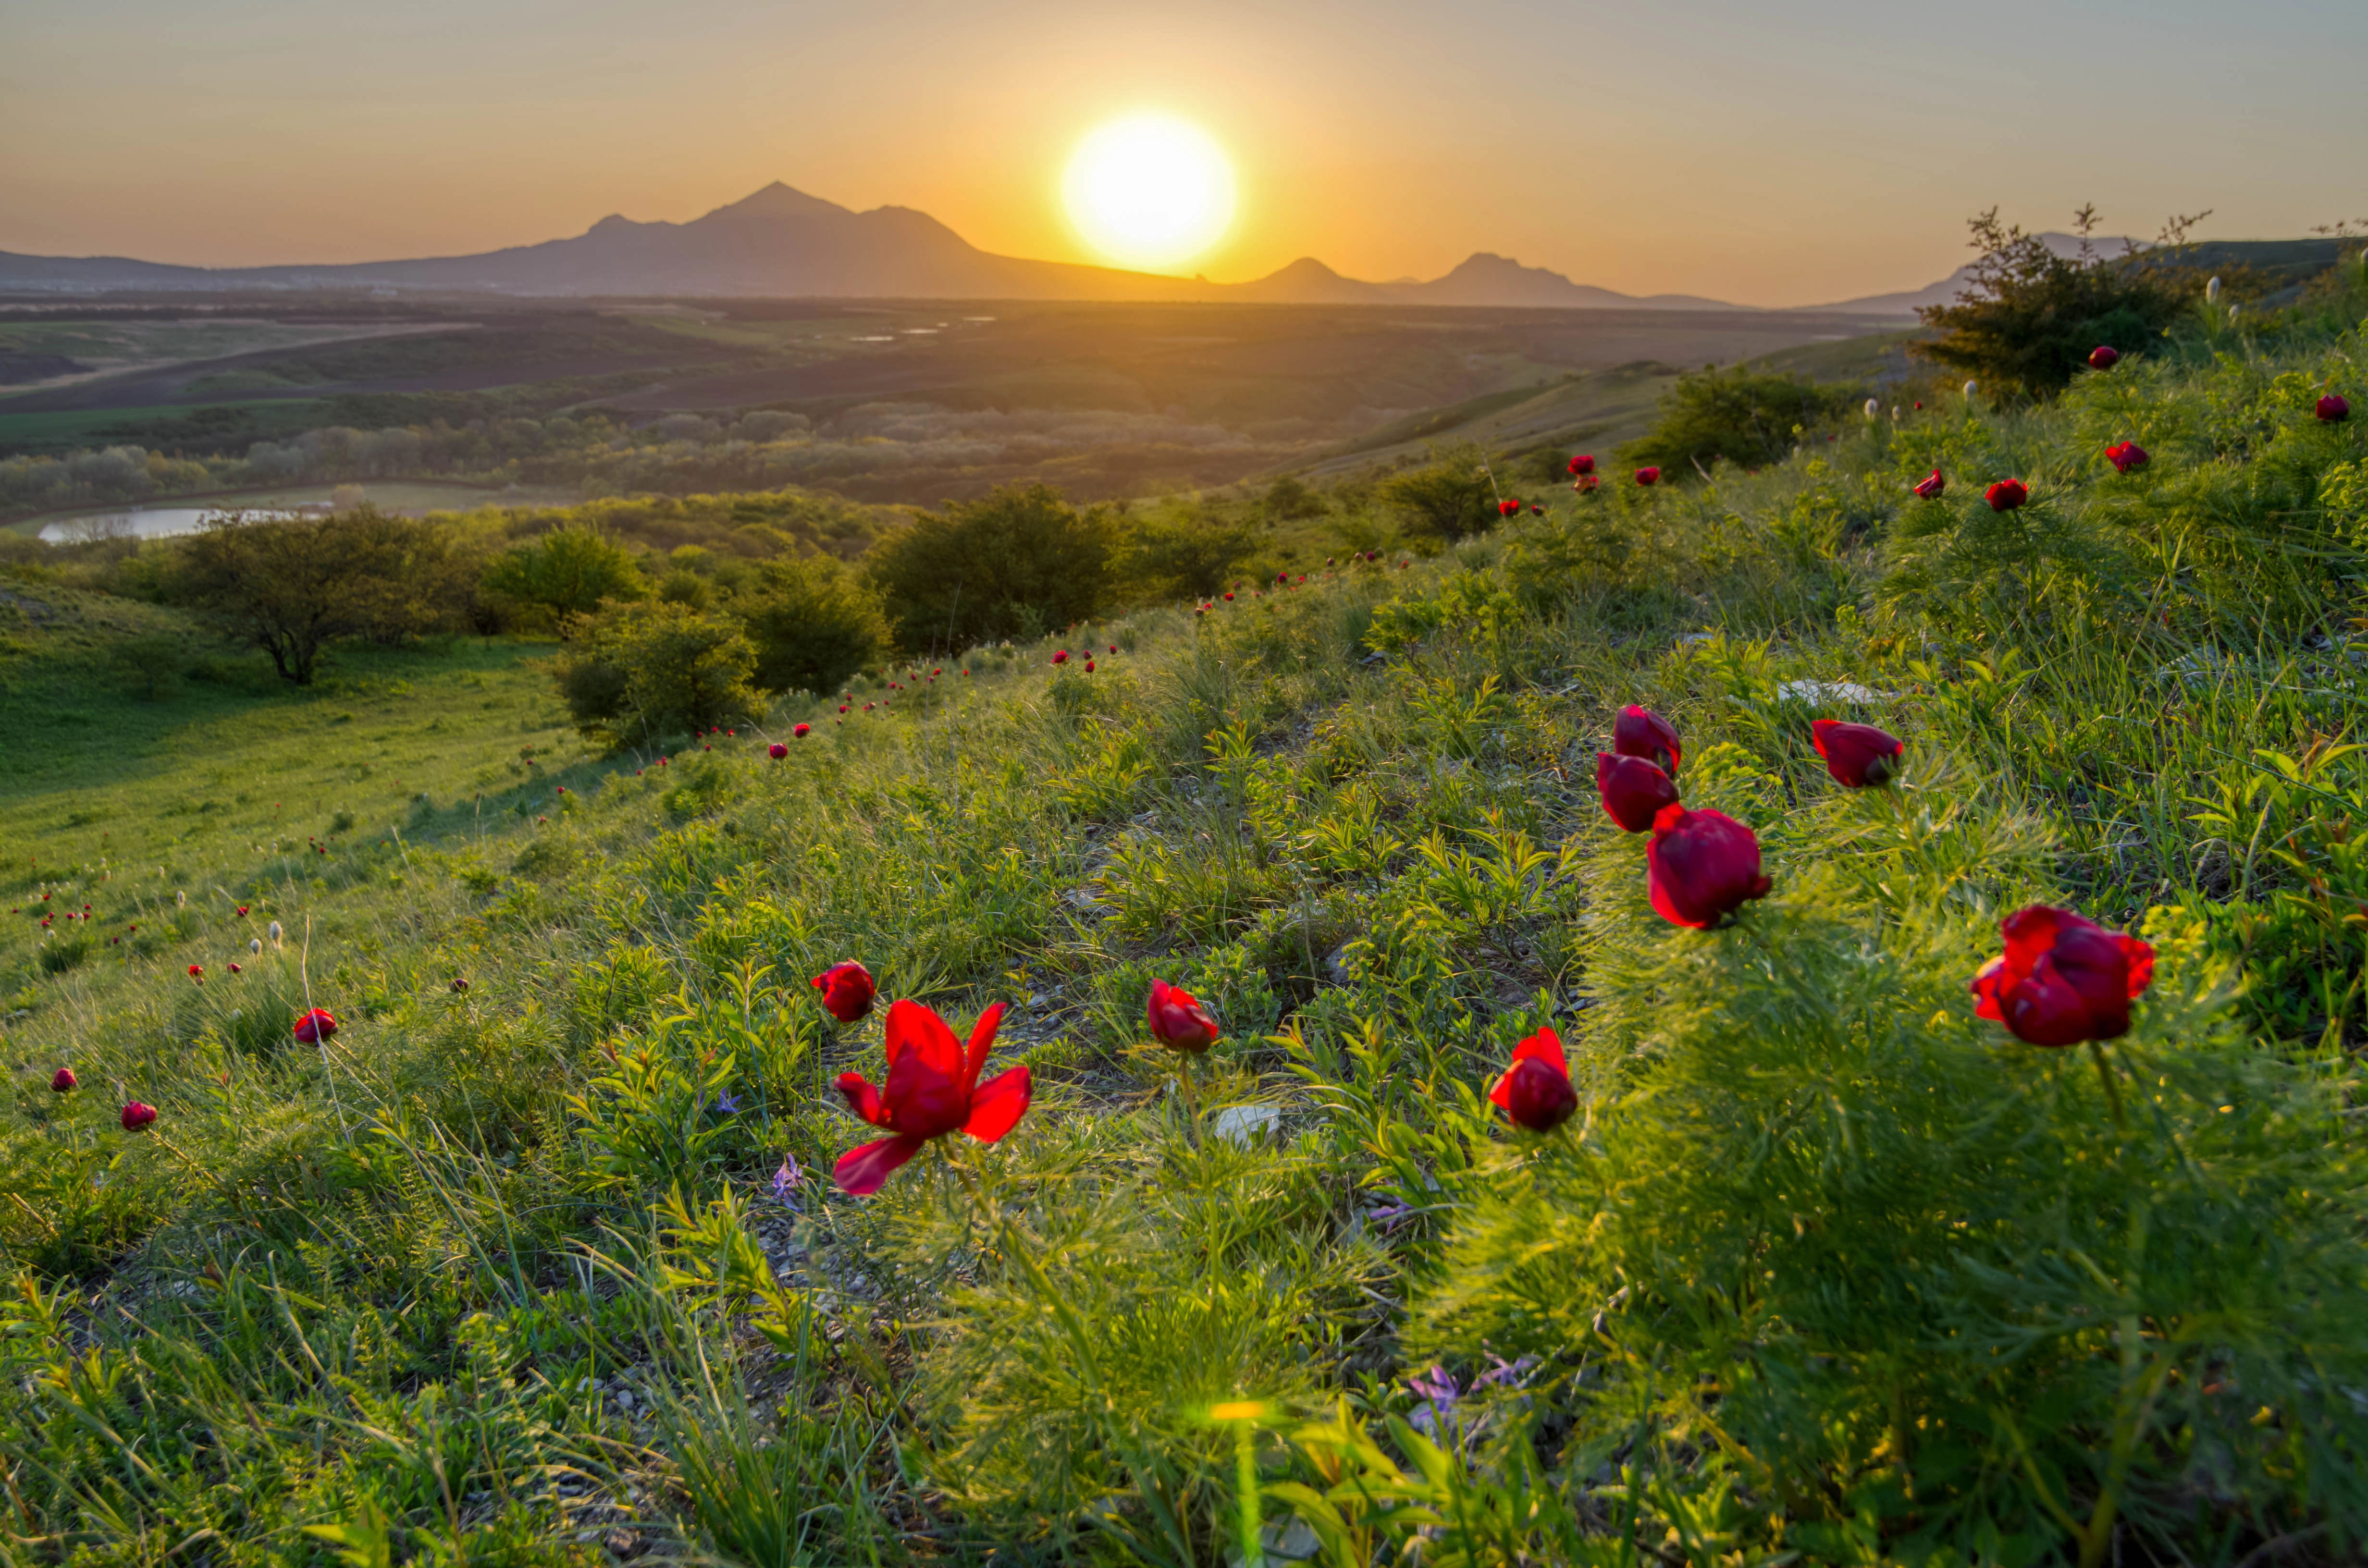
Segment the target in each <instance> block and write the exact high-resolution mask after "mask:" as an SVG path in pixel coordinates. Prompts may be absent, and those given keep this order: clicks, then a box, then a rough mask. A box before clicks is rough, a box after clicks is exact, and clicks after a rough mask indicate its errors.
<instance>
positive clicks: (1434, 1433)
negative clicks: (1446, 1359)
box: [1406, 1367, 1463, 1442]
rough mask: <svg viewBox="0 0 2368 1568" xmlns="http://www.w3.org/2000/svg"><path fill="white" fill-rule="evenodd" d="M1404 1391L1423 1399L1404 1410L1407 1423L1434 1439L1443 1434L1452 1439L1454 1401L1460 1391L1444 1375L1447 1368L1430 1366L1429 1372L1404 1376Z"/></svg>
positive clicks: (1460, 1394) (1453, 1430) (1438, 1438)
mask: <svg viewBox="0 0 2368 1568" xmlns="http://www.w3.org/2000/svg"><path fill="white" fill-rule="evenodd" d="M1406 1392H1409V1393H1411V1394H1413V1395H1414V1396H1415V1397H1416V1398H1417V1399H1418V1400H1420V1401H1421V1402H1422V1403H1419V1404H1417V1405H1416V1406H1415V1407H1414V1408H1413V1409H1412V1410H1410V1411H1408V1412H1407V1413H1406V1425H1407V1426H1412V1427H1413V1428H1414V1429H1415V1430H1416V1431H1417V1432H1419V1433H1421V1434H1422V1435H1423V1436H1424V1437H1429V1439H1430V1440H1431V1441H1433V1442H1438V1441H1440V1438H1441V1437H1447V1438H1448V1439H1449V1440H1451V1441H1452V1440H1453V1438H1454V1434H1455V1426H1456V1418H1455V1405H1456V1402H1457V1401H1458V1400H1460V1399H1462V1398H1463V1391H1462V1390H1461V1389H1459V1388H1457V1387H1456V1386H1455V1380H1454V1379H1453V1378H1451V1377H1449V1376H1448V1375H1447V1369H1446V1368H1444V1367H1433V1368H1431V1369H1430V1370H1429V1371H1428V1372H1417V1373H1416V1374H1415V1375H1414V1376H1413V1377H1411V1378H1408V1379H1407V1380H1406Z"/></svg>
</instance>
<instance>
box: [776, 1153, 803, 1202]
mask: <svg viewBox="0 0 2368 1568" xmlns="http://www.w3.org/2000/svg"><path fill="white" fill-rule="evenodd" d="M805 1179H806V1174H805V1172H803V1171H802V1170H800V1169H799V1168H798V1161H797V1156H796V1155H794V1154H783V1155H782V1156H781V1168H780V1170H777V1171H775V1172H774V1173H773V1196H774V1197H776V1198H778V1199H780V1200H781V1206H782V1207H783V1208H785V1209H794V1208H796V1207H797V1206H798V1205H797V1200H796V1199H793V1198H791V1196H790V1194H791V1193H793V1192H795V1191H796V1190H797V1189H798V1187H800V1186H801V1185H803V1183H804V1181H805Z"/></svg>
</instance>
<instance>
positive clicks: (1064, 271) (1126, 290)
mask: <svg viewBox="0 0 2368 1568" xmlns="http://www.w3.org/2000/svg"><path fill="white" fill-rule="evenodd" d="M242 289H421V290H461V291H480V290H483V291H491V292H498V293H506V294H560V295H676V296H678V295H717V296H731V297H739V298H783V297H807V298H815V297H819V298H885V299H967V300H1097V301H1120V300H1123V301H1247V302H1254V303H1255V302H1268V303H1275V304H1401V305H1478V306H1498V307H1504V306H1531V307H1536V306H1546V307H1553V308H1557V309H1565V310H1568V309H1581V310H1589V309H1616V308H1631V309H1634V308H1651V309H1661V310H1737V309H1742V308H1744V307H1740V306H1736V305H1725V304H1721V303H1720V302H1718V301H1714V300H1702V299H1696V298H1694V297H1692V296H1691V295H1679V294H1662V295H1655V296H1652V297H1650V298H1648V299H1638V298H1636V297H1634V296H1633V295H1628V294H1620V293H1614V292H1613V291H1612V290H1609V289H1597V288H1592V287H1589V286H1588V285H1587V284H1583V283H1574V282H1572V281H1571V280H1570V279H1569V278H1565V277H1564V276H1563V275H1562V274H1560V273H1558V272H1548V271H1546V270H1544V269H1543V268H1542V267H1523V266H1521V265H1520V263H1519V262H1517V261H1513V260H1510V259H1508V258H1507V257H1505V256H1495V255H1491V254H1489V253H1486V252H1481V253H1479V254H1477V255H1474V256H1472V257H1471V258H1470V259H1468V260H1466V261H1465V262H1464V263H1463V265H1462V266H1460V267H1456V268H1455V270H1454V271H1452V272H1450V273H1449V274H1447V276H1445V277H1444V278H1433V279H1431V280H1430V281H1429V282H1422V283H1417V282H1408V281H1400V282H1392V283H1366V282H1361V281H1360V280H1358V279H1356V278H1344V277H1342V276H1341V275H1340V274H1339V273H1338V272H1335V271H1334V270H1333V269H1332V268H1330V267H1326V266H1325V265H1324V264H1323V263H1322V262H1320V261H1317V260H1315V259H1314V258H1313V257H1303V258H1302V259H1300V260H1298V261H1295V262H1292V264H1291V265H1290V266H1289V267H1283V268H1282V269H1281V271H1278V272H1275V273H1271V274H1269V276H1267V277H1265V278H1258V279H1257V280H1256V281H1254V282H1249V283H1238V284H1224V283H1212V282H1210V281H1208V280H1207V279H1206V278H1167V277H1163V276H1160V275H1157V274H1154V273H1145V272H1125V271H1121V270H1118V269H1116V268H1113V267H1082V266H1077V265H1075V264H1072V263H1068V262H1057V261H1030V260H1026V259H1023V258H1021V257H1018V256H996V255H993V254H991V253H989V252H986V251H983V250H980V249H979V248H978V247H976V246H975V245H973V244H971V243H970V242H969V241H967V240H965V239H963V238H962V236H961V235H960V234H957V233H954V232H953V231H952V230H951V229H949V228H947V227H946V226H945V225H944V224H943V223H940V222H938V221H937V220H936V219H935V218H932V217H930V216H929V215H928V213H926V212H918V211H915V210H913V209H911V208H909V207H875V208H873V209H872V210H871V211H869V212H857V211H853V210H849V209H848V208H845V207H841V206H839V205H838V204H837V203H836V202H831V201H825V200H823V199H821V198H819V197H814V196H808V195H807V194H805V193H804V192H803V191H800V190H793V189H791V187H788V186H786V185H782V184H780V183H779V182H778V181H777V182H775V183H774V184H772V185H768V186H767V187H765V188H764V189H762V190H760V191H757V193H756V194H755V195H753V196H749V197H747V198H745V199H742V200H739V201H735V202H733V203H732V204H731V205H730V206H728V207H719V208H717V209H716V210H714V211H712V212H710V213H708V214H707V215H706V216H705V217H702V218H697V219H693V220H692V221H691V222H688V223H666V222H656V223H640V222H634V221H632V219H630V218H624V217H619V216H610V217H607V218H603V219H601V220H600V221H599V222H597V223H595V224H593V225H592V226H591V227H590V228H589V229H587V230H586V231H585V232H584V233H581V234H578V235H576V236H575V238H573V239H564V240H546V241H544V242H542V243H541V244H532V245H514V246H511V247H510V248H508V249H506V250H497V251H487V252H485V253H484V254H482V255H478V256H433V257H426V258H422V259H418V260H413V261H373V262H354V263H342V264H336V265H329V266H296V267H220V268H215V267H173V266H168V265H165V264H163V263H158V262H146V261H132V260H128V259H125V258H121V257H114V256H92V257H66V256H17V255H13V254H10V253H8V252H5V251H0V291H20V292H27V291H40V292H69V293H91V292H100V291H108V290H242Z"/></svg>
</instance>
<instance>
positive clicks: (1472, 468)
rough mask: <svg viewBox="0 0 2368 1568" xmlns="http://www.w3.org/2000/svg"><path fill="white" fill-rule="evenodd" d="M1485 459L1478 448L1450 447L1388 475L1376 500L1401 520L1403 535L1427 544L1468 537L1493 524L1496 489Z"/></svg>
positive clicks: (1494, 521)
mask: <svg viewBox="0 0 2368 1568" xmlns="http://www.w3.org/2000/svg"><path fill="white" fill-rule="evenodd" d="M1485 461H1486V454H1484V453H1483V452H1482V451H1481V450H1480V449H1479V448H1478V447H1475V446H1469V445H1466V446H1460V447H1455V448H1452V449H1450V450H1449V451H1448V452H1447V453H1446V454H1445V455H1444V456H1442V457H1440V458H1439V459H1437V460H1435V461H1433V462H1430V463H1429V464H1427V465H1425V466H1424V467H1421V468H1417V469H1409V470H1407V471H1406V472H1404V473H1399V474H1393V475H1391V476H1390V478H1389V479H1388V480H1387V481H1385V482H1384V483H1383V485H1382V487H1381V491H1380V495H1379V499H1380V501H1381V503H1382V505H1383V506H1387V507H1389V508H1390V509H1391V510H1392V511H1394V512H1396V513H1397V514H1398V515H1399V516H1400V517H1403V518H1404V519H1405V523H1406V532H1407V533H1408V534H1410V535H1412V536H1413V537H1414V538H1416V539H1417V540H1422V541H1423V542H1424V543H1426V544H1428V545H1432V546H1437V545H1439V544H1452V543H1454V542H1455V541H1456V540H1463V539H1469V538H1471V537H1472V536H1473V535H1474V534H1477V533H1484V532H1486V530H1487V529H1489V528H1493V527H1495V526H1496V524H1497V490H1496V486H1495V485H1493V484H1491V483H1489V482H1488V473H1487V470H1486V467H1485V466H1484V464H1485Z"/></svg>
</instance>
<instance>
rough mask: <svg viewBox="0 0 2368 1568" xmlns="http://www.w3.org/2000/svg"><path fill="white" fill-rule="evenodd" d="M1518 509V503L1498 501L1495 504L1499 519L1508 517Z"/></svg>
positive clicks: (1519, 507) (1519, 505)
mask: <svg viewBox="0 0 2368 1568" xmlns="http://www.w3.org/2000/svg"><path fill="white" fill-rule="evenodd" d="M1520 509H1521V504H1520V502H1519V501H1499V502H1497V516H1498V517H1511V516H1512V515H1513V514H1514V513H1516V512H1518V511H1520Z"/></svg>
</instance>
